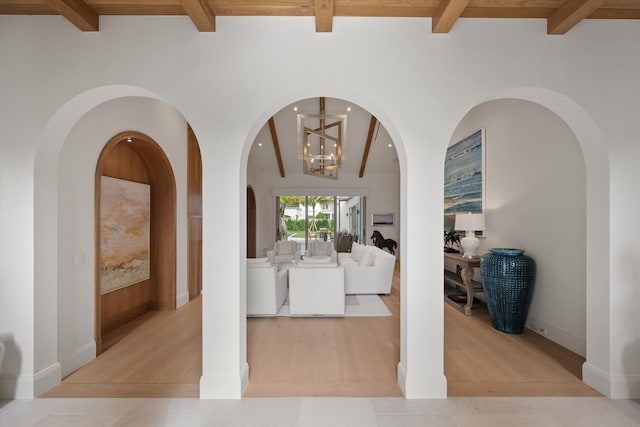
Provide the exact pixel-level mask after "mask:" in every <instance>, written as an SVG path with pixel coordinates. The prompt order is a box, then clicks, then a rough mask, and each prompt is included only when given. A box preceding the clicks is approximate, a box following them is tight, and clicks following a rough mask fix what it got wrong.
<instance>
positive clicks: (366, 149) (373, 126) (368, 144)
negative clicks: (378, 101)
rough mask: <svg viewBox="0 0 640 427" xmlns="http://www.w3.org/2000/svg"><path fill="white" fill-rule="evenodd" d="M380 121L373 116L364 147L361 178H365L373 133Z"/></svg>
mask: <svg viewBox="0 0 640 427" xmlns="http://www.w3.org/2000/svg"><path fill="white" fill-rule="evenodd" d="M377 122H378V119H376V118H375V117H374V116H371V121H370V122H369V133H368V134H367V142H366V144H365V146H364V152H363V153H362V162H361V163H360V174H359V175H358V176H359V177H360V178H362V177H363V176H364V169H365V168H366V167H367V160H368V159H369V149H371V142H373V132H374V131H375V129H376V123H377Z"/></svg>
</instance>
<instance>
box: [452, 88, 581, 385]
mask: <svg viewBox="0 0 640 427" xmlns="http://www.w3.org/2000/svg"><path fill="white" fill-rule="evenodd" d="M532 118H535V120H533V119H532ZM480 128H482V129H483V130H484V133H485V137H484V138H483V139H482V141H481V144H482V147H481V150H480V151H479V150H475V151H473V153H475V154H476V155H477V157H479V154H480V152H484V153H485V155H484V157H485V159H486V162H485V163H484V165H483V168H482V169H483V170H482V176H483V178H484V179H483V182H484V188H483V189H484V194H483V197H482V200H483V201H484V203H483V205H484V213H485V216H486V222H487V227H486V230H485V232H484V236H483V237H481V239H480V241H481V245H482V246H481V250H480V252H479V254H483V253H486V252H487V251H488V250H489V249H490V248H493V247H519V248H522V249H524V250H526V252H527V254H528V255H530V256H532V257H533V258H534V259H536V261H537V263H538V277H537V280H536V287H535V292H534V299H533V304H532V305H531V309H530V310H529V316H528V321H527V329H526V330H525V331H524V333H523V334H522V335H519V336H516V337H513V338H515V339H517V340H518V341H517V342H518V343H519V346H518V347H515V346H514V347H512V348H513V350H514V355H515V354H517V353H516V352H517V351H518V350H520V349H522V350H523V353H524V357H513V355H511V354H510V355H509V358H506V357H505V356H504V354H505V352H504V351H502V352H496V353H495V354H493V355H491V353H492V351H493V349H495V348H499V347H500V345H499V344H497V343H496V342H493V339H494V337H490V338H487V337H486V336H484V335H483V334H484V331H485V329H483V328H482V327H486V326H489V328H488V329H487V332H489V333H493V335H495V339H496V340H498V339H500V337H502V338H503V339H504V338H506V335H505V334H500V333H495V332H496V331H494V330H493V329H492V328H490V325H487V315H486V306H484V304H482V303H481V300H482V299H483V294H482V293H479V295H476V299H477V300H478V302H480V304H476V303H474V305H473V306H474V307H475V308H480V310H474V315H472V316H462V317H460V316H458V315H457V313H455V314H453V313H454V312H453V311H452V310H450V307H451V306H449V307H446V308H447V309H446V310H445V313H446V315H445V320H446V321H445V373H446V375H447V381H448V386H449V395H450V396H460V395H469V394H471V393H473V395H487V396H488V395H495V393H505V394H509V395H518V394H519V393H520V394H522V393H525V392H528V391H527V390H531V389H532V388H533V387H534V386H535V385H536V384H537V385H538V386H539V390H540V391H539V392H538V393H540V395H545V393H548V395H554V394H558V393H575V395H585V393H591V392H592V391H591V390H589V388H588V387H586V386H585V385H584V384H582V382H581V376H580V375H579V372H580V367H581V364H582V362H583V359H582V358H581V357H580V356H582V357H584V356H585V354H586V298H585V295H586V286H585V282H586V239H585V235H586V233H585V230H586V183H585V164H584V157H583V153H582V149H581V147H580V144H579V142H578V140H577V138H576V136H575V134H574V133H573V132H572V131H571V129H570V128H569V126H567V124H566V123H565V122H564V121H563V120H562V119H561V118H560V117H559V116H558V115H556V114H555V113H553V112H552V111H550V110H549V109H548V108H546V107H544V106H541V105H540V104H537V103H534V102H530V101H525V100H522V99H496V100H491V101H487V102H483V103H481V104H479V105H477V106H475V107H474V108H472V109H471V110H470V111H469V112H468V113H467V114H466V115H465V116H464V117H463V118H462V119H461V121H460V123H459V125H458V127H457V128H456V130H455V131H454V133H453V135H452V138H451V142H450V148H452V147H453V146H454V145H455V144H457V143H458V142H460V141H462V140H463V139H465V138H466V137H467V136H469V135H471V134H475V133H476V132H477V131H478V130H479V129H480ZM470 152H471V151H470ZM462 156H464V155H461V156H457V157H456V162H458V163H457V164H456V165H454V164H451V165H450V167H449V168H445V170H446V171H449V172H451V169H453V168H454V166H456V167H457V166H459V165H460V162H461V161H462V160H460V158H461V157H462ZM471 156H473V154H471ZM447 158H449V156H447ZM466 172H467V171H466V170H462V169H460V170H456V171H455V173H456V174H458V175H457V176H458V177H464V176H465V174H466ZM445 173H446V172H445ZM470 179H472V178H468V180H470ZM447 183H448V184H449V185H448V186H447ZM463 186H464V187H463ZM469 187H470V186H469V185H468V183H467V182H466V181H465V180H464V178H463V179H460V180H457V179H450V180H445V188H446V189H448V190H449V193H450V194H448V192H447V191H445V198H446V197H447V195H448V196H449V198H450V199H454V198H455V200H456V201H457V203H458V204H461V203H462V201H463V200H465V198H464V197H463V195H465V194H469V192H466V193H464V192H461V191H460V190H461V189H464V188H469ZM469 197H472V195H471V196H469ZM450 205H453V206H455V203H454V202H450ZM451 210H455V208H453V207H452V208H451ZM458 212H459V211H458ZM566 212H572V214H571V215H566V214H562V215H559V213H566ZM458 232H459V233H464V230H462V231H460V230H459V231H458ZM567 235H571V236H573V238H572V239H571V251H569V252H570V253H567V251H566V236H567ZM558 259H562V260H563V262H562V263H561V264H557V263H556V260H558ZM447 264H448V263H445V269H449V270H450V269H451V267H452V266H451V265H447ZM477 270H478V269H476V272H475V273H476V274H475V277H474V278H475V279H476V280H478V283H480V278H479V272H478V271H477ZM558 283H562V284H563V285H562V286H557V284H558ZM455 292H456V291H455V290H454V291H453V296H455V295H456V293H455ZM478 298H479V299H478ZM478 305H479V306H480V307H478ZM463 322H464V323H463ZM464 325H466V328H467V330H468V331H469V332H470V331H471V330H473V331H474V332H475V333H474V334H471V333H469V334H468V335H466V337H467V340H466V341H467V348H469V349H471V348H474V349H476V351H475V352H474V354H473V355H472V354H471V352H464V351H461V350H464V348H465V346H459V345H458V344H459V343H460V340H456V338H455V337H456V336H457V337H461V336H465V334H466V333H465V332H462V331H461V330H460V329H459V328H460V327H462V328H465V326H464ZM534 331H537V332H538V333H539V334H540V335H542V336H544V337H546V338H547V339H544V338H540V337H539V336H538V335H536V334H535V333H534ZM480 337H482V338H480ZM489 342H492V343H493V346H485V343H489ZM505 343H509V341H506V340H505ZM556 343H557V344H556ZM490 347H493V349H492V348H490ZM562 347H564V348H562ZM505 348H509V347H508V346H505ZM478 349H486V352H485V351H479V350H478ZM524 349H527V350H528V351H525V350H524ZM538 352H539V353H538ZM454 354H455V357H454ZM490 355H491V356H490ZM489 356H490V357H491V360H495V361H499V360H501V358H503V357H505V359H504V360H503V361H502V362H496V364H495V365H496V366H501V367H503V369H496V370H493V371H492V370H488V369H482V368H480V366H478V365H482V364H483V361H482V358H483V357H489ZM527 356H529V357H531V359H530V360H529V364H528V366H529V369H528V370H527V372H524V371H523V370H521V369H517V368H516V367H513V366H510V362H511V361H513V360H526V357H527ZM561 357H562V359H560V358H561ZM542 360H544V361H545V363H544V364H543V363H541V362H540V361H542ZM560 360H562V361H563V363H560V362H559V361H560ZM565 361H566V362H565ZM485 362H486V360H485ZM476 363H477V364H478V365H476ZM461 366H465V367H466V368H467V369H469V371H470V372H480V371H482V372H483V373H482V374H481V375H480V376H481V377H482V381H481V380H480V379H479V377H475V376H472V375H460V372H461ZM509 372H518V374H517V375H511V374H510V373H509ZM550 377H553V378H555V379H556V382H554V383H551V382H550V383H547V378H550ZM492 380H493V382H495V383H498V382H500V387H499V390H500V391H497V390H496V387H495V386H494V385H493V384H492V385H490V383H492ZM560 382H562V383H563V388H562V389H560V388H559V387H557V384H559V383H560ZM525 384H526V385H525ZM542 385H544V386H542ZM474 387H475V388H474ZM492 387H493V388H492ZM567 390H571V391H567ZM464 393H467V394H464Z"/></svg>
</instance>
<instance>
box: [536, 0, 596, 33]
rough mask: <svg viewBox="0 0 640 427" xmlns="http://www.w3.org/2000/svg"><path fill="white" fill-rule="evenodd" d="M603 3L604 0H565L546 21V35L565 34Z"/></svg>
mask: <svg viewBox="0 0 640 427" xmlns="http://www.w3.org/2000/svg"><path fill="white" fill-rule="evenodd" d="M603 3H604V0H567V1H566V2H565V3H564V4H563V5H562V6H560V7H559V8H558V10H556V11H555V12H554V13H553V15H551V16H550V17H549V18H548V19H547V34H565V33H566V32H567V31H569V30H570V29H572V28H573V27H575V26H576V25H578V23H579V22H580V21H582V20H583V19H585V18H587V17H588V16H589V15H591V13H592V12H593V11H595V10H596V9H597V8H599V7H600V6H602V4H603Z"/></svg>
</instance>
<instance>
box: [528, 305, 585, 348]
mask: <svg viewBox="0 0 640 427" xmlns="http://www.w3.org/2000/svg"><path fill="white" fill-rule="evenodd" d="M525 327H526V328H528V329H531V330H532V331H534V332H536V333H538V334H540V335H542V336H543V337H545V338H548V339H550V340H551V341H553V342H554V343H556V344H559V345H561V346H562V347H564V348H566V349H568V350H571V351H573V352H574V353H576V354H579V355H580V356H582V357H586V355H587V340H586V339H585V338H581V337H577V336H575V335H573V334H571V333H569V332H567V331H565V330H563V329H560V328H558V327H555V326H553V325H552V324H550V323H548V322H546V321H544V320H542V319H539V318H537V317H535V316H531V315H529V317H528V318H527V323H526V325H525Z"/></svg>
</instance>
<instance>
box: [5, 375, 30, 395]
mask: <svg viewBox="0 0 640 427" xmlns="http://www.w3.org/2000/svg"><path fill="white" fill-rule="evenodd" d="M33 387H34V384H33V376H31V375H22V376H20V377H11V376H4V377H0V399H7V400H14V399H33V398H34V397H35V396H34V393H33Z"/></svg>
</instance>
